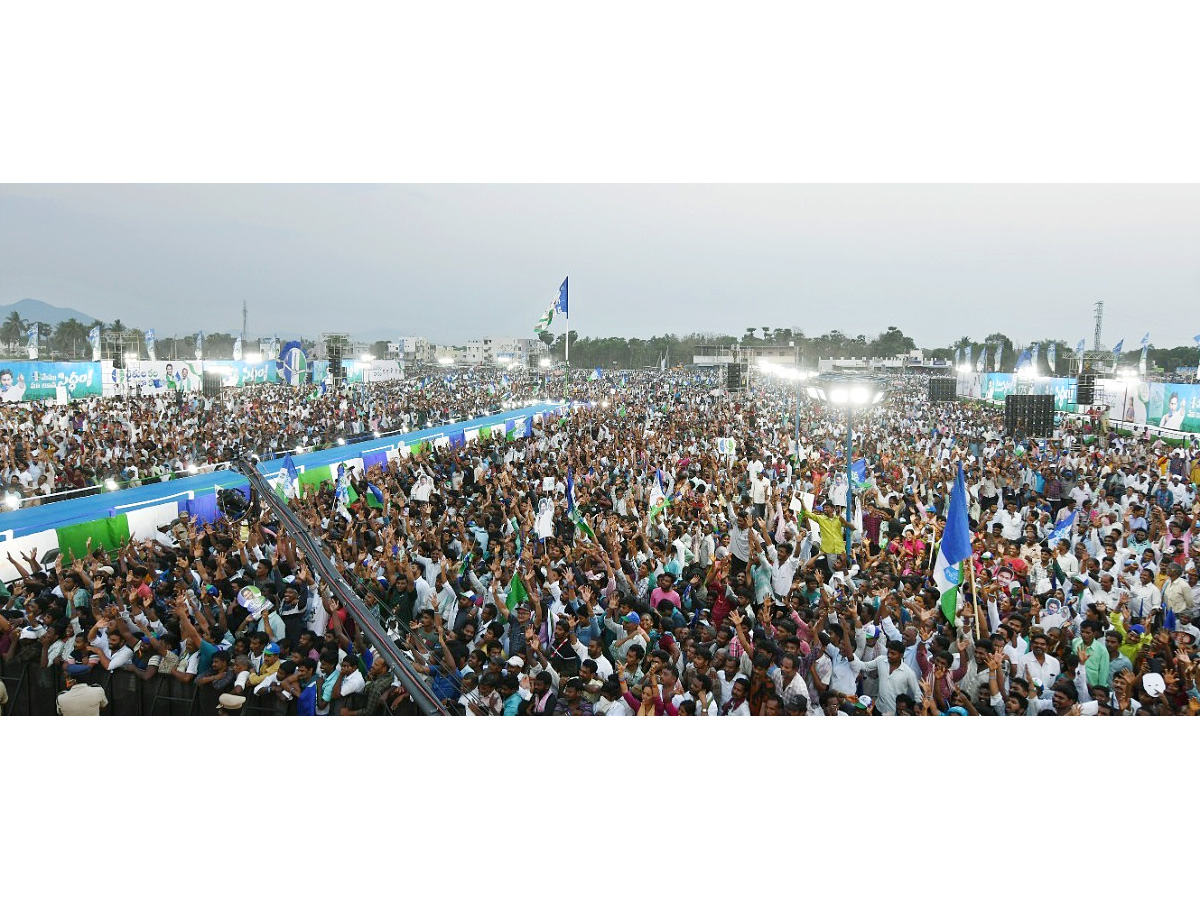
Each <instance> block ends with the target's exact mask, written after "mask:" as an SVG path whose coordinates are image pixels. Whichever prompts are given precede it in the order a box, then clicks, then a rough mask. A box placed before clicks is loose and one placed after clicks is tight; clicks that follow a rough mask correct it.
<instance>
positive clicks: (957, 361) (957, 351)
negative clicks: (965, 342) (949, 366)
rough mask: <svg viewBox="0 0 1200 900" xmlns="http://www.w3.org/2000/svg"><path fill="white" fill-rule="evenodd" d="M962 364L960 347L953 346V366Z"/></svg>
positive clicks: (956, 366)
mask: <svg viewBox="0 0 1200 900" xmlns="http://www.w3.org/2000/svg"><path fill="white" fill-rule="evenodd" d="M961 364H962V347H955V348H954V368H956V369H957V368H958V367H959V366H960V365H961Z"/></svg>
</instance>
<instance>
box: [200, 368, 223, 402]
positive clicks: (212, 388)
mask: <svg viewBox="0 0 1200 900" xmlns="http://www.w3.org/2000/svg"><path fill="white" fill-rule="evenodd" d="M201 389H202V390H203V391H204V396H205V397H219V396H220V395H221V376H220V375H217V374H216V373H215V372H205V373H204V374H203V375H202V376H201Z"/></svg>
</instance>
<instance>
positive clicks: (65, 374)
mask: <svg viewBox="0 0 1200 900" xmlns="http://www.w3.org/2000/svg"><path fill="white" fill-rule="evenodd" d="M100 366H101V364H100V363H94V362H50V361H49V360H28V361H26V360H4V361H0V402H3V403H20V402H21V401H23V400H53V399H55V397H56V396H57V394H58V388H59V386H63V387H65V388H66V389H67V396H68V397H71V398H74V397H99V396H100V394H101V385H102V384H103V382H102V381H101V377H100Z"/></svg>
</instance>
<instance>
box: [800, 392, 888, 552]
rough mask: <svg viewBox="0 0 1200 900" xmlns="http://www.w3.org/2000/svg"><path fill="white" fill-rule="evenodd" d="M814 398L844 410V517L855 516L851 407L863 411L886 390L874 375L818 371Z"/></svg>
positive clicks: (848, 520)
mask: <svg viewBox="0 0 1200 900" xmlns="http://www.w3.org/2000/svg"><path fill="white" fill-rule="evenodd" d="M807 392H808V396H809V397H811V398H813V399H814V400H819V401H821V402H822V403H825V404H828V405H829V406H834V407H837V408H839V409H844V410H846V521H847V522H851V521H853V517H854V474H853V468H852V467H853V464H854V455H853V454H854V410H855V409H861V410H863V411H864V412H865V411H866V410H868V409H870V408H871V407H872V406H874V405H875V404H876V403H879V402H880V401H881V400H882V399H883V397H884V394H885V393H886V391H885V390H884V387H883V383H882V382H880V381H879V380H877V379H875V378H869V377H856V376H843V375H821V376H819V377H818V378H817V379H816V383H815V384H813V385H810V386H809V387H808V388H807ZM850 536H851V529H849V528H847V529H846V566H847V571H848V570H849V560H850Z"/></svg>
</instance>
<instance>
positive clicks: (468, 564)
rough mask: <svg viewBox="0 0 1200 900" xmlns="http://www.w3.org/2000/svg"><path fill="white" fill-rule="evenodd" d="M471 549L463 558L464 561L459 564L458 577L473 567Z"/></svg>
mask: <svg viewBox="0 0 1200 900" xmlns="http://www.w3.org/2000/svg"><path fill="white" fill-rule="evenodd" d="M471 556H472V554H471V551H470V550H468V551H467V552H466V553H465V554H464V555H463V558H462V562H461V563H459V566H458V577H459V578H462V577H463V576H464V575H466V574H467V570H468V569H470V568H471Z"/></svg>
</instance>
